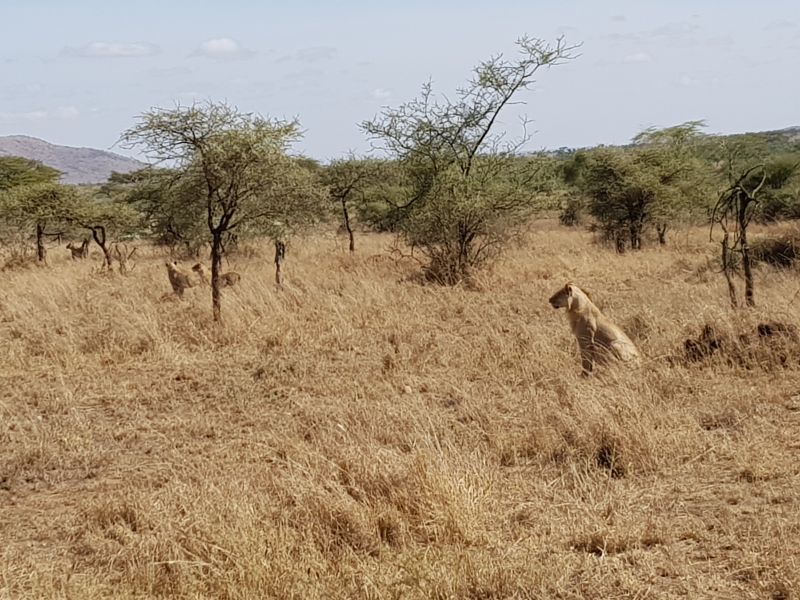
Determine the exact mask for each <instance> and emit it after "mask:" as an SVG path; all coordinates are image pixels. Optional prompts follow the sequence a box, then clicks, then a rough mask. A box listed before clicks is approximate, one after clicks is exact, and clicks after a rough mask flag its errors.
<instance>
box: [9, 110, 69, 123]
mask: <svg viewBox="0 0 800 600" xmlns="http://www.w3.org/2000/svg"><path fill="white" fill-rule="evenodd" d="M80 114H81V113H80V111H79V110H78V109H77V108H75V107H74V106H59V107H57V108H54V109H52V110H29V111H20V112H0V121H2V122H6V123H8V122H13V121H47V120H60V121H68V120H72V119H77V118H78V117H79V116H80Z"/></svg>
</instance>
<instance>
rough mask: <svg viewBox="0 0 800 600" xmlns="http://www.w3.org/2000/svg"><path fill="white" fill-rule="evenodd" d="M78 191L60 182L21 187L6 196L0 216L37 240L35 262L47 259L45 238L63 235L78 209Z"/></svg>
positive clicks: (42, 261)
mask: <svg viewBox="0 0 800 600" xmlns="http://www.w3.org/2000/svg"><path fill="white" fill-rule="evenodd" d="M78 206H79V198H78V194H77V192H76V191H75V188H73V187H70V186H66V185H60V184H57V183H37V184H30V185H20V186H17V187H15V188H13V189H12V190H11V191H10V192H7V193H6V194H4V197H3V199H2V201H0V217H2V218H3V220H4V221H5V222H6V223H7V224H9V225H11V226H12V227H15V228H18V229H20V230H29V231H32V232H33V233H34V236H35V239H36V259H37V260H38V261H39V262H41V263H44V262H45V261H46V259H47V248H46V246H45V238H46V237H52V236H60V235H61V234H63V230H64V229H65V228H66V227H68V226H69V223H70V222H71V220H72V219H73V217H74V216H75V214H76V211H77V210H78Z"/></svg>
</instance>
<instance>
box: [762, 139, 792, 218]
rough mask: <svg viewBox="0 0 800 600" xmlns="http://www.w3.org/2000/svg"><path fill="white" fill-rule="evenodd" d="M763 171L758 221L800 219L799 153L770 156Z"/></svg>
mask: <svg viewBox="0 0 800 600" xmlns="http://www.w3.org/2000/svg"><path fill="white" fill-rule="evenodd" d="M764 171H765V177H766V178H765V181H764V187H763V188H762V190H761V196H760V198H759V201H760V205H759V217H760V219H761V220H763V221H778V220H780V219H800V153H797V154H778V155H777V156H772V157H770V158H768V159H767V160H766V161H765V163H764ZM751 187H752V182H751Z"/></svg>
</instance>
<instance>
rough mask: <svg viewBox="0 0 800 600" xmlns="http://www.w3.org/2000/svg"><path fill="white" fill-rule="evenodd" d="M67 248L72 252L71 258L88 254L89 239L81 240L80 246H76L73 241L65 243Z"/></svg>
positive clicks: (80, 257) (75, 258) (84, 256)
mask: <svg viewBox="0 0 800 600" xmlns="http://www.w3.org/2000/svg"><path fill="white" fill-rule="evenodd" d="M67 250H69V251H70V253H71V254H72V260H78V259H82V258H86V257H87V256H89V240H88V239H86V240H83V243H82V244H81V245H80V246H76V245H75V244H74V243H73V242H70V243H69V244H67Z"/></svg>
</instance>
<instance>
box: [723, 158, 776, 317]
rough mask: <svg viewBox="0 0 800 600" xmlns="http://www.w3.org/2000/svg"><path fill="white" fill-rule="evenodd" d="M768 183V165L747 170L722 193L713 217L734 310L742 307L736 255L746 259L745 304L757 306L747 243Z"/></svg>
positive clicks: (744, 265)
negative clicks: (760, 196)
mask: <svg viewBox="0 0 800 600" xmlns="http://www.w3.org/2000/svg"><path fill="white" fill-rule="evenodd" d="M766 180H767V172H766V170H765V169H764V165H755V166H753V167H750V168H749V169H746V170H745V171H744V172H743V173H741V174H740V175H739V176H738V177H737V178H736V179H735V180H733V181H732V182H731V185H730V187H728V188H727V189H726V190H725V191H724V192H722V194H721V195H720V197H719V200H718V201H717V204H716V205H715V206H714V210H713V213H712V216H711V230H710V235H713V233H714V227H715V226H719V228H720V229H722V233H723V235H722V241H721V246H722V272H723V273H724V275H725V280H726V281H727V283H728V294H729V296H730V299H731V306H733V307H734V308H736V307H737V306H738V300H737V298H736V287H735V286H734V284H733V277H732V274H733V272H734V270H735V263H734V262H733V260H732V256H733V253H734V252H739V253H740V254H741V255H742V269H743V271H744V299H745V303H746V304H747V306H755V293H754V284H753V259H752V256H751V255H750V246H749V245H748V241H747V227H748V225H750V221H751V220H752V219H753V216H754V214H755V210H756V207H757V206H758V200H757V199H756V196H757V195H758V193H759V192H760V191H761V189H762V188H763V187H764V184H765V182H766Z"/></svg>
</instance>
